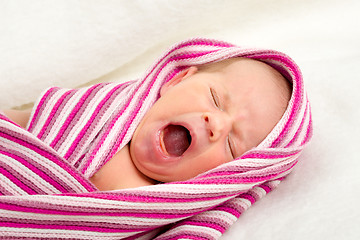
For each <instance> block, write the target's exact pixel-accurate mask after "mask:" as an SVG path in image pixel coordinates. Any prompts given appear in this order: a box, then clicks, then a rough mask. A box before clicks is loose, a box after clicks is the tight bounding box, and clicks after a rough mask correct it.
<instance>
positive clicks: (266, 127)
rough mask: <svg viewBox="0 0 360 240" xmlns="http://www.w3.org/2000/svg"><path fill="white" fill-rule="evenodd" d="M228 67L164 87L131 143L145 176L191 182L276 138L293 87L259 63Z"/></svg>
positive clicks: (190, 74) (192, 73)
mask: <svg viewBox="0 0 360 240" xmlns="http://www.w3.org/2000/svg"><path fill="white" fill-rule="evenodd" d="M225 63H226V62H221V63H218V64H217V65H215V66H216V67H215V68H214V67H209V68H205V69H204V70H201V71H199V70H198V69H197V68H196V67H191V68H189V69H187V70H185V71H183V72H182V73H180V74H178V75H177V76H175V77H174V78H173V79H171V80H170V81H169V82H168V83H167V84H166V85H164V86H163V87H162V89H161V93H160V94H161V97H160V98H159V100H158V101H157V102H156V103H155V104H154V105H153V107H152V108H151V109H150V110H149V111H148V112H147V113H146V115H145V117H144V118H143V120H142V121H141V122H140V124H139V126H138V128H137V129H136V131H135V133H134V136H133V138H132V140H131V144H130V155H131V158H132V161H133V162H134V164H135V166H136V167H137V168H138V170H139V171H141V172H142V173H143V174H145V175H146V176H148V177H150V178H152V179H155V180H158V181H161V182H170V181H181V180H187V179H190V178H192V177H195V176H196V175H198V174H200V173H203V172H205V171H207V170H210V169H212V168H214V167H217V166H219V165H220V164H223V163H226V162H229V161H232V160H233V159H235V158H237V157H240V156H241V155H242V154H243V153H244V152H246V151H247V150H250V149H251V148H253V147H255V146H257V145H258V144H259V143H260V142H261V141H262V140H263V139H264V138H265V137H266V136H267V135H268V134H269V133H270V131H271V130H272V129H273V127H274V126H275V125H276V123H277V122H278V121H279V120H280V118H281V117H282V115H283V113H284V111H285V109H286V106H287V103H288V100H289V98H290V90H289V86H288V83H287V82H286V80H285V79H284V78H283V77H282V76H281V75H280V74H279V73H278V72H276V71H275V70H274V69H273V68H271V67H270V66H268V65H267V64H265V63H262V62H259V61H255V60H250V59H244V58H238V59H236V60H235V59H232V60H228V61H227V64H225ZM210 66H211V65H210ZM219 69H221V70H219Z"/></svg>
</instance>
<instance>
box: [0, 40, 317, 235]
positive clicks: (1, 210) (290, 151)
mask: <svg viewBox="0 0 360 240" xmlns="http://www.w3.org/2000/svg"><path fill="white" fill-rule="evenodd" d="M231 57H246V58H252V59H257V60H260V61H263V62H265V63H267V64H269V65H271V66H272V67H274V68H275V69H277V70H278V71H279V72H280V73H281V74H283V76H284V77H285V78H286V79H288V80H289V81H290V82H291V83H292V95H291V100H290V102H289V104H288V107H287V109H286V111H285V113H284V115H283V117H282V118H281V120H280V121H279V123H278V124H277V125H276V126H275V128H274V129H273V130H272V131H271V133H270V134H269V135H268V136H267V137H266V138H265V139H264V140H263V141H262V142H261V143H260V144H259V145H258V146H257V147H255V148H253V149H251V150H249V151H247V152H246V153H244V154H243V155H242V156H241V157H240V158H238V159H236V160H234V161H231V162H229V163H226V164H223V165H221V166H219V167H217V168H215V169H212V170H210V171H208V172H205V173H203V174H200V175H199V176H197V177H195V178H193V179H190V180H188V181H182V182H172V183H166V184H157V185H153V186H146V187H140V188H134V189H123V190H116V191H103V192H101V191H97V189H96V188H95V187H94V186H93V185H92V184H91V183H90V182H89V180H88V179H89V177H91V176H92V175H93V174H94V173H95V172H96V171H97V170H98V169H99V168H101V166H103V165H104V164H105V163H106V161H108V160H109V159H110V158H111V157H112V156H113V155H114V154H115V153H116V152H117V151H118V150H119V149H121V148H122V147H123V146H125V145H126V144H128V143H129V141H130V140H131V137H132V135H133V132H134V131H135V129H136V126H137V125H138V124H139V122H140V121H141V119H142V117H143V116H144V114H145V113H146V111H147V110H148V109H149V108H150V107H151V106H152V104H153V103H154V102H155V101H156V100H157V98H158V97H159V91H160V88H161V86H162V85H163V84H164V83H165V82H167V81H168V80H170V79H171V78H172V77H173V76H175V75H176V74H177V73H179V72H180V71H182V70H184V69H185V68H187V67H189V66H194V65H201V64H205V63H210V62H217V61H221V60H224V59H228V58H231ZM311 134H312V124H311V114H310V106H309V102H308V99H307V96H306V93H305V90H304V85H303V80H302V76H301V73H300V71H299V69H298V67H297V65H296V64H295V63H294V62H293V61H292V60H291V59H290V58H289V57H288V56H286V55H285V54H283V53H280V52H277V51H273V50H263V49H252V48H242V47H238V46H235V45H232V44H229V43H226V42H221V41H216V40H210V39H203V38H196V39H190V40H187V41H184V42H181V43H178V44H176V45H175V46H173V47H172V48H170V50H169V51H167V52H166V53H165V54H164V55H163V56H162V57H160V58H159V60H158V61H156V62H155V64H154V65H153V66H152V67H151V68H150V69H149V70H148V71H147V72H146V73H145V75H144V77H143V78H141V79H139V80H137V81H131V82H126V83H120V84H119V83H101V84H97V85H94V86H91V87H87V88H82V89H78V90H75V89H61V88H50V89H47V90H46V91H45V92H44V93H43V95H42V97H41V98H40V99H39V100H38V101H37V103H36V105H35V107H34V109H33V112H32V116H31V119H30V122H29V124H28V127H27V130H25V129H22V128H20V127H19V126H17V125H16V124H14V123H13V122H11V120H9V119H8V118H6V117H5V116H4V115H1V114H0V194H1V196H0V232H1V236H2V237H4V238H44V239H52V238H63V239H158V240H162V239H218V238H219V237H220V236H221V235H222V234H223V233H224V231H225V230H226V229H227V228H228V227H229V226H230V225H231V224H232V223H233V222H234V221H236V219H237V218H238V217H239V216H240V215H241V213H242V212H244V211H245V210H246V209H248V208H249V207H250V206H251V205H252V204H253V203H254V202H255V201H257V200H258V199H260V198H261V197H263V196H264V195H266V194H267V193H268V192H270V191H271V190H272V189H274V188H275V187H276V186H277V185H278V183H279V182H280V181H281V180H282V179H283V178H284V177H285V176H286V175H287V174H289V173H290V171H291V170H292V169H293V167H294V166H295V164H296V163H297V161H298V157H299V155H300V153H301V151H302V150H303V148H304V146H305V145H306V143H307V142H308V141H309V140H310V138H311Z"/></svg>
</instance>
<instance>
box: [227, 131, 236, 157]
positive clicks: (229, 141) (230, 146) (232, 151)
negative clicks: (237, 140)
mask: <svg viewBox="0 0 360 240" xmlns="http://www.w3.org/2000/svg"><path fill="white" fill-rule="evenodd" d="M227 142H228V145H229V149H230V153H231V156H232V158H233V159H235V158H236V157H235V153H234V147H233V143H232V140H231V139H230V136H228V137H227Z"/></svg>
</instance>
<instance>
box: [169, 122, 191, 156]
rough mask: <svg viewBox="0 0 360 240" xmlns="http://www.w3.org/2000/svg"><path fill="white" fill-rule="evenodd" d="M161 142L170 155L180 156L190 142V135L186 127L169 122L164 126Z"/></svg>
mask: <svg viewBox="0 0 360 240" xmlns="http://www.w3.org/2000/svg"><path fill="white" fill-rule="evenodd" d="M162 143H163V144H164V147H165V150H166V152H167V153H168V154H169V155H170V156H176V157H178V156H181V155H182V154H183V153H184V152H185V151H186V150H187V149H188V148H189V146H190V144H191V135H190V132H189V130H188V129H187V128H185V127H183V126H181V125H173V124H170V125H168V126H166V127H165V128H164V131H163V133H162Z"/></svg>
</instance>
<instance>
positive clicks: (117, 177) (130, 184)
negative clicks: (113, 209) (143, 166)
mask: <svg viewBox="0 0 360 240" xmlns="http://www.w3.org/2000/svg"><path fill="white" fill-rule="evenodd" d="M89 180H90V181H91V182H92V183H93V184H94V185H95V186H96V187H97V188H98V189H99V190H101V191H108V190H116V189H124V188H134V187H141V186H147V185H153V184H155V183H156V182H155V181H154V180H152V179H150V178H148V177H146V176H145V175H143V174H142V173H141V172H140V171H139V170H138V169H137V168H136V167H135V165H134V163H133V162H132V160H131V157H130V151H129V145H126V146H125V147H124V148H122V149H121V150H120V151H119V152H117V153H116V154H115V155H114V156H113V157H112V158H111V159H110V160H109V161H108V162H107V163H106V164H105V165H104V166H103V167H102V168H100V170H99V171H97V172H96V173H95V174H94V175H93V176H92V177H91V178H90V179H89Z"/></svg>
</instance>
